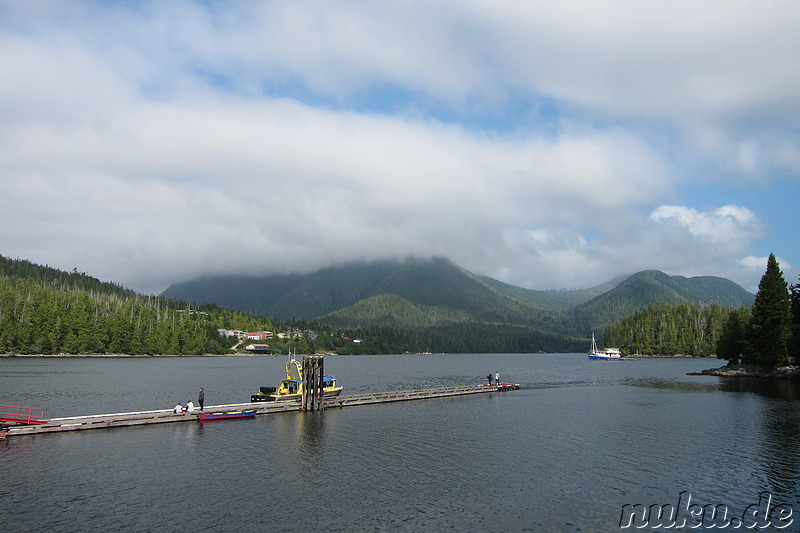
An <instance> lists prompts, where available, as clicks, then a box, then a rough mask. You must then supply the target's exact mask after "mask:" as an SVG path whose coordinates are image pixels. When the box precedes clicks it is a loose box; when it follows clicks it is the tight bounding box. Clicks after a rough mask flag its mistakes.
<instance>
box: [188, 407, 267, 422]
mask: <svg viewBox="0 0 800 533" xmlns="http://www.w3.org/2000/svg"><path fill="white" fill-rule="evenodd" d="M255 416H256V410H255V409H248V410H242V411H221V412H218V413H197V420H199V421H200V422H205V421H207V420H227V419H229V418H255Z"/></svg>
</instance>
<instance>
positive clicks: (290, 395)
mask: <svg viewBox="0 0 800 533" xmlns="http://www.w3.org/2000/svg"><path fill="white" fill-rule="evenodd" d="M302 376H303V367H302V365H301V363H300V362H299V361H297V360H295V358H294V356H290V357H289V360H288V361H287V362H286V379H284V380H283V381H281V382H280V384H279V385H278V386H277V387H259V392H258V393H257V394H253V395H252V396H250V401H251V402H290V401H300V400H301V399H302V397H303V387H304V383H303V379H302ZM341 392H342V387H340V386H338V385H337V384H336V377H335V376H328V375H325V376H322V396H323V398H334V397H336V396H339V394H340V393H341Z"/></svg>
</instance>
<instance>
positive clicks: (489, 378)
mask: <svg viewBox="0 0 800 533" xmlns="http://www.w3.org/2000/svg"><path fill="white" fill-rule="evenodd" d="M486 379H488V380H489V385H491V384H492V373H491V372H489V373H488V374H486Z"/></svg>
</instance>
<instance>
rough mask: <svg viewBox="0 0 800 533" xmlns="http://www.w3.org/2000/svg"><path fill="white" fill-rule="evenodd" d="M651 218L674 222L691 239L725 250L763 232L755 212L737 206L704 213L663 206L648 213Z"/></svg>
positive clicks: (681, 207)
mask: <svg viewBox="0 0 800 533" xmlns="http://www.w3.org/2000/svg"><path fill="white" fill-rule="evenodd" d="M650 219H651V220H654V221H656V222H668V221H674V222H676V223H677V224H678V225H679V226H681V227H682V228H684V229H685V230H686V231H688V232H689V234H691V235H692V236H694V237H697V238H701V239H703V240H707V241H709V242H711V243H714V244H715V245H721V246H728V247H731V246H734V247H735V246H739V243H741V242H742V241H747V240H749V239H753V238H755V237H757V236H759V235H760V234H761V232H762V228H761V224H760V223H759V221H758V218H757V217H756V215H755V213H753V212H752V211H750V210H749V209H748V208H746V207H741V206H738V205H725V206H722V207H719V208H717V209H714V210H713V211H710V212H705V213H703V212H700V211H697V210H696V209H692V208H690V207H685V206H679V205H662V206H660V207H658V208H656V209H655V210H654V211H653V212H652V213H651V214H650Z"/></svg>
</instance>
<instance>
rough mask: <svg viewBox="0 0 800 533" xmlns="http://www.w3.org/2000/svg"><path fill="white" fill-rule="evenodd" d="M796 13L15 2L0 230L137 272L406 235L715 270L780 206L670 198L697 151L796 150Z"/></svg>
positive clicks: (572, 4) (14, 240) (507, 275)
mask: <svg viewBox="0 0 800 533" xmlns="http://www.w3.org/2000/svg"><path fill="white" fill-rule="evenodd" d="M712 4H713V3H712ZM799 17H800V8H798V7H796V4H795V3H793V2H785V1H777V0H771V1H767V2H766V3H761V4H758V5H755V4H752V3H749V2H740V1H736V2H726V3H725V4H724V8H721V7H720V6H719V5H717V6H713V5H707V4H703V5H699V4H697V3H693V2H685V1H680V2H678V3H677V4H676V3H675V2H670V3H666V2H655V3H652V2H651V3H647V4H642V3H639V2H634V1H631V0H614V1H611V2H606V3H604V4H603V5H599V4H595V3H591V2H579V1H568V2H562V3H559V4H554V3H545V2H542V3H536V2H535V3H533V4H526V3H519V2H511V1H499V2H498V1H495V2H484V1H467V2H449V3H448V2H445V3H414V4H408V3H407V2H399V1H387V2H381V3H374V4H366V5H365V4H364V3H362V2H351V1H347V0H345V1H343V2H338V3H336V4H314V5H313V6H311V5H309V4H304V3H297V2H241V3H228V4H207V3H202V2H191V1H183V2H168V3H164V2H152V3H144V4H119V3H113V4H108V3H83V2H66V3H42V4H40V3H38V2H34V3H31V2H27V3H14V4H8V5H6V6H5V7H4V17H3V20H2V21H0V75H1V76H2V78H3V80H4V82H3V83H2V84H0V188H1V189H2V191H3V194H2V195H0V209H2V212H1V213H0V243H2V248H3V249H2V250H0V253H3V254H7V255H14V256H19V257H26V258H30V259H32V260H35V261H39V262H43V263H49V264H51V265H54V266H59V267H63V268H68V269H71V268H72V267H77V268H79V270H83V271H87V272H89V273H92V274H94V275H98V276H101V277H104V278H106V279H113V280H117V281H120V282H122V283H126V284H131V285H134V286H135V287H136V288H141V289H142V290H161V289H163V288H164V287H165V286H166V285H167V284H169V283H170V282H172V281H175V280H177V279H179V278H182V277H190V276H194V275H198V274H201V273H204V272H209V271H216V272H226V271H227V272H230V271H248V272H256V271H259V270H265V271H266V270H273V271H279V270H282V271H286V270H311V269H314V268H319V267H322V266H325V265H327V264H329V263H331V262H339V261H346V260H349V259H370V258H378V257H385V256H402V255H405V254H416V255H428V254H436V255H446V256H448V257H451V258H452V259H453V260H455V261H456V262H458V263H460V264H462V265H464V266H465V267H467V268H470V269H472V270H473V271H476V272H479V273H487V274H489V275H498V276H501V277H503V279H504V280H506V281H509V282H513V283H518V284H520V285H526V286H535V287H537V288H551V287H561V286H567V287H569V286H587V285H591V284H592V283H595V282H596V283H601V282H603V281H606V280H607V279H609V278H610V277H613V276H615V275H617V274H619V273H620V272H632V271H635V270H636V269H639V268H662V269H672V270H673V271H674V272H676V273H685V272H689V271H691V270H702V269H706V268H707V269H708V270H706V271H699V272H697V273H700V274H704V273H713V272H717V271H719V269H720V265H727V264H735V261H736V259H738V258H740V257H742V256H743V255H746V254H748V253H751V252H752V250H751V249H750V247H751V246H752V244H753V243H754V242H756V241H757V240H758V239H759V238H761V237H762V236H763V234H764V231H765V230H764V224H763V223H761V222H760V221H759V218H758V216H757V215H756V214H755V213H754V212H753V211H751V210H750V209H748V208H746V207H743V206H725V207H722V208H719V209H715V210H711V211H697V210H695V209H692V208H688V207H681V206H676V205H666V204H667V202H668V203H669V204H673V203H680V202H683V201H685V200H684V199H682V198H680V195H681V191H682V189H683V188H685V187H686V185H687V184H688V183H691V181H692V180H693V179H697V178H698V176H700V177H701V178H702V179H723V180H729V179H752V178H754V177H755V178H756V179H760V180H763V179H766V178H765V176H767V175H769V173H773V172H788V173H790V175H795V174H796V173H797V172H798V171H800V155H798V154H800V152H798V150H797V148H796V146H797V142H796V141H797V134H796V131H795V129H796V127H795V125H796V124H797V121H798V119H800V103H798V100H797V98H796V94H797V92H798V89H800V73H798V72H797V71H796V69H791V68H787V67H786V65H792V64H794V61H795V59H794V58H795V57H796V56H797V55H798V54H797V52H800V50H799V49H798V48H800V42H798V40H797V39H796V38H795V28H796V27H797V22H798V18H799ZM492 121H496V122H497V123H498V124H500V125H499V126H497V127H495V125H492V126H491V127H488V128H487V129H482V128H484V126H485V125H486V123H487V122H492ZM698 169H702V171H701V170H698ZM792 173H795V174H792ZM729 174H730V176H731V177H728V175H729ZM714 201H715V200H714V199H709V202H710V203H712V204H713V203H714ZM686 203H692V202H688V201H686ZM720 203H722V202H718V205H719V204H720ZM659 204H665V205H662V206H661V207H658V208H656V209H655V210H653V211H652V213H651V215H650V216H649V217H648V216H646V215H642V214H641V213H643V212H647V211H650V210H651V209H652V206H655V205H659Z"/></svg>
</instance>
